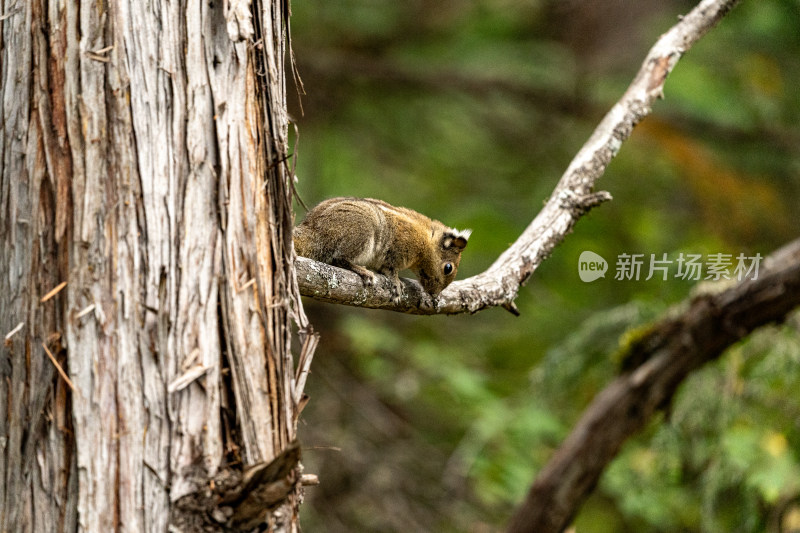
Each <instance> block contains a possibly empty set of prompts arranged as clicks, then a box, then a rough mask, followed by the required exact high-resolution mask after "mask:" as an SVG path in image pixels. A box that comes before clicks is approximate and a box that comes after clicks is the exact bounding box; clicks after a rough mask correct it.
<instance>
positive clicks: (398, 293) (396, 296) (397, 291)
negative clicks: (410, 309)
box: [392, 279, 403, 304]
mask: <svg viewBox="0 0 800 533" xmlns="http://www.w3.org/2000/svg"><path fill="white" fill-rule="evenodd" d="M402 296H403V283H402V282H401V281H400V280H399V279H396V280H394V283H392V303H393V304H399V303H400V300H402Z"/></svg>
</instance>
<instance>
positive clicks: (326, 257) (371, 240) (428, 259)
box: [293, 197, 472, 303]
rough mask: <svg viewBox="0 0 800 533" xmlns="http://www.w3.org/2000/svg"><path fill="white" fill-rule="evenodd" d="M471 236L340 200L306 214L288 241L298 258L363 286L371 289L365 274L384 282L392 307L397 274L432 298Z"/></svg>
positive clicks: (363, 202) (409, 214) (404, 213)
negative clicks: (345, 273) (342, 272)
mask: <svg viewBox="0 0 800 533" xmlns="http://www.w3.org/2000/svg"><path fill="white" fill-rule="evenodd" d="M471 233H472V230H463V231H459V230H457V229H454V228H449V227H447V226H445V225H444V224H442V223H441V222H439V221H438V220H431V219H430V218H428V217H426V216H425V215H422V214H420V213H417V212H416V211H413V210H411V209H406V208H404V207H395V206H393V205H390V204H387V203H386V202H383V201H381V200H375V199H373V198H345V197H340V198H331V199H329V200H325V201H323V202H322V203H320V204H319V205H317V206H316V207H314V208H313V209H312V210H311V211H309V212H308V214H307V215H306V218H305V220H303V222H302V223H301V224H299V225H298V226H297V227H296V228H294V232H293V238H294V249H295V252H296V253H297V254H298V255H301V256H303V257H307V258H309V259H314V260H315V261H320V262H323V263H328V264H330V265H333V266H337V267H342V268H346V269H348V270H352V271H353V272H355V273H356V274H358V275H359V276H361V278H362V279H363V280H364V284H365V285H367V286H369V285H372V284H373V283H374V274H373V272H372V271H371V270H370V269H372V270H374V271H376V272H378V273H380V274H383V275H385V276H388V277H389V278H390V279H391V280H392V282H393V284H394V285H393V288H392V300H393V301H394V302H395V303H396V302H398V301H399V300H400V293H401V291H402V284H401V282H400V277H399V276H398V273H399V272H400V271H401V270H404V269H409V270H411V271H412V272H413V273H414V274H416V275H417V277H418V278H419V281H420V283H421V284H422V287H423V288H424V289H425V291H426V292H428V293H429V294H430V295H431V296H434V297H435V296H438V294H439V293H440V292H442V290H443V289H444V288H445V287H447V286H448V285H450V283H451V282H452V281H453V280H454V279H455V277H456V272H457V271H458V264H459V263H460V262H461V252H462V251H463V250H464V248H465V247H466V246H467V240H468V239H469V236H470V235H471Z"/></svg>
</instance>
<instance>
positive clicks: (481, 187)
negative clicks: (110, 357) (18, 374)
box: [289, 0, 800, 533]
mask: <svg viewBox="0 0 800 533" xmlns="http://www.w3.org/2000/svg"><path fill="white" fill-rule="evenodd" d="M600 4H603V5H605V8H603V9H600V7H597V6H599V5H600ZM614 5H617V6H622V7H620V8H619V11H615V8H614V7H613V6H614ZM594 9H600V11H593V10H594ZM686 9H688V4H686V3H685V2H678V1H674V2H636V3H633V2H630V3H625V2H612V3H608V4H607V5H606V4H604V3H602V2H574V3H559V2H546V1H538V0H530V1H523V2H508V1H506V0H486V1H481V2H465V1H462V0H452V1H448V2H439V3H430V2H419V1H416V2H415V1H411V2H389V1H385V0H384V1H373V0H370V1H366V0H346V1H341V2H323V1H319V0H304V1H302V2H295V3H294V4H293V6H292V10H293V18H292V30H293V44H294V46H295V52H296V56H297V61H298V67H299V70H300V74H301V75H302V77H303V80H304V82H305V87H306V90H307V93H308V94H307V95H306V96H304V97H303V105H304V109H305V116H303V117H300V112H299V109H296V110H294V111H293V113H294V114H295V115H296V116H297V117H298V120H297V121H298V127H299V131H300V138H299V143H298V169H297V174H298V178H299V180H298V185H297V186H298V191H299V193H300V195H301V197H302V198H303V199H304V201H305V202H306V203H307V204H309V205H313V204H314V203H316V202H318V201H320V200H322V199H324V198H326V197H331V196H338V195H355V196H372V197H379V198H382V199H384V200H386V201H389V202H391V203H394V204H397V205H405V206H407V207H410V208H413V209H416V210H418V211H420V212H423V213H425V214H428V215H430V216H432V217H434V218H438V219H440V220H442V221H443V222H445V223H447V224H451V225H454V226H457V227H459V228H461V227H471V228H472V229H473V230H474V232H473V236H472V238H471V240H470V244H469V246H468V247H467V249H466V251H465V253H464V257H463V260H462V263H461V267H460V269H459V276H460V277H468V276H471V275H474V274H476V273H478V272H481V271H483V270H484V269H486V268H487V267H488V266H489V265H491V263H492V262H493V261H494V259H495V258H496V257H497V256H498V255H499V254H500V253H502V251H503V250H505V249H506V248H507V247H508V245H509V244H510V243H511V242H513V241H514V240H515V239H516V238H517V236H518V235H519V234H520V232H521V231H522V230H523V229H524V228H525V227H526V226H527V224H529V223H530V221H531V220H532V219H533V217H534V216H535V215H536V213H537V212H538V210H539V209H540V207H541V206H542V203H543V202H544V201H545V200H546V199H547V197H548V195H549V194H550V192H551V191H552V189H553V187H554V185H555V183H556V181H557V180H558V178H559V176H560V175H561V173H562V172H563V171H564V169H565V168H566V166H567V165H568V163H569V161H570V159H571V157H572V156H573V155H574V153H575V152H576V150H577V149H578V148H579V147H580V146H581V145H582V144H583V142H585V140H586V139H587V138H588V136H589V135H590V133H591V131H592V129H593V128H594V126H595V125H596V124H597V122H598V121H599V120H600V118H601V117H602V115H603V114H604V113H605V111H606V110H607V109H608V108H609V107H610V106H611V105H612V104H613V103H614V101H616V99H617V98H618V97H619V96H620V95H621V94H622V92H623V91H624V89H625V87H626V86H627V84H628V83H629V82H630V80H631V79H632V77H633V75H634V74H635V72H636V70H637V69H638V67H639V63H640V61H641V60H642V58H643V57H644V56H645V54H646V52H647V49H648V48H649V46H650V45H651V44H652V43H653V42H654V41H655V39H656V38H657V37H658V35H660V34H661V33H662V32H663V31H665V30H666V29H667V28H668V27H669V26H670V25H671V24H672V23H673V21H674V20H675V15H676V14H678V13H680V12H682V11H686ZM628 15H630V16H628ZM625 17H628V18H625ZM618 20H625V21H626V22H625V23H618ZM587 21H592V22H587ZM798 21H800V8H798V5H797V3H796V2H794V1H792V0H760V1H758V2H754V1H751V0H744V1H743V2H742V3H741V5H740V6H739V7H737V8H736V9H735V10H734V11H733V12H732V13H731V14H730V15H728V16H727V17H726V18H725V19H724V20H723V22H722V23H721V24H720V25H719V27H717V28H715V29H714V30H712V31H711V32H710V33H709V34H708V35H707V36H706V37H704V39H703V40H702V41H701V42H700V43H698V45H696V46H695V47H694V48H693V49H692V50H691V51H690V52H689V53H688V54H687V55H686V57H684V58H683V59H681V61H680V63H679V64H678V66H677V68H676V69H675V71H674V73H673V74H672V75H671V76H670V78H669V79H668V81H667V86H666V89H665V95H666V100H665V101H664V102H661V103H659V104H658V105H657V106H656V109H655V111H654V114H653V115H652V116H651V117H649V118H648V119H647V120H645V121H644V122H643V123H642V124H641V125H640V126H638V128H637V130H636V131H635V132H634V135H633V137H632V138H631V139H630V140H629V141H628V142H627V143H626V144H625V145H624V146H623V147H622V150H621V152H620V154H619V156H618V157H617V158H616V159H615V160H614V162H613V163H612V164H611V166H610V167H609V169H608V171H607V173H606V175H605V176H604V177H603V179H602V180H601V181H600V183H599V186H600V187H602V188H604V189H606V190H609V191H610V192H611V193H612V195H613V196H614V201H613V202H611V203H610V204H607V205H603V206H601V207H599V208H598V209H596V210H595V211H593V212H592V213H590V214H589V216H587V217H585V218H584V219H582V220H581V221H580V222H579V223H578V225H577V226H576V228H575V231H574V233H573V234H572V235H570V236H568V237H567V239H566V241H565V242H564V243H563V244H562V245H560V246H559V247H558V248H557V249H556V250H555V252H554V253H553V255H552V257H550V258H549V259H548V260H547V261H545V263H544V264H542V266H541V267H540V268H539V269H538V270H537V271H536V273H535V274H534V276H533V277H532V279H531V281H530V283H529V284H528V285H527V286H526V287H525V288H523V289H522V290H521V292H520V295H519V298H518V299H517V304H518V306H519V308H520V310H521V312H522V316H521V317H519V318H515V317H512V316H511V315H510V314H508V313H507V312H505V311H503V310H489V311H484V312H482V313H479V314H478V315H475V316H456V317H410V316H400V315H394V314H390V313H382V312H375V311H366V310H359V309H348V308H343V307H340V306H330V305H323V304H318V303H315V302H312V301H308V302H307V305H308V309H309V312H310V313H311V315H312V322H313V323H314V324H315V327H316V328H317V329H319V330H320V331H321V332H322V335H323V337H322V343H321V344H320V347H319V349H318V350H317V355H316V358H315V361H314V365H313V367H312V371H313V373H312V375H311V377H310V379H309V383H308V387H309V393H310V396H311V401H310V403H309V404H308V407H307V409H306V411H305V412H304V417H303V425H302V426H301V430H300V434H301V438H302V439H303V441H304V443H305V444H306V445H307V446H308V447H310V448H309V449H308V450H307V451H305V452H304V453H305V455H304V462H305V463H306V466H307V469H308V471H310V472H318V473H320V475H321V481H322V485H321V486H320V487H318V488H312V489H309V491H308V495H309V501H308V502H307V503H306V505H304V508H303V513H304V517H303V523H304V524H305V525H306V526H307V528H308V529H309V530H311V531H315V530H324V531H330V532H335V531H426V530H428V531H437V532H439V531H441V532H449V531H454V532H455V531H493V530H497V529H499V528H502V525H503V524H504V523H505V521H506V520H507V519H508V517H509V515H510V513H511V511H512V509H513V506H514V505H515V504H516V503H518V502H519V501H520V499H521V498H522V497H523V496H524V494H525V492H526V490H527V487H528V486H529V485H530V483H531V482H532V480H533V477H534V476H535V474H536V472H537V471H538V470H539V469H541V468H542V466H543V465H544V464H545V463H546V462H547V460H548V459H549V457H550V456H551V454H552V453H553V451H554V450H555V449H556V447H557V446H558V445H559V443H560V442H561V440H562V439H563V438H564V437H565V436H566V435H567V433H568V432H569V429H570V428H571V427H572V425H573V424H574V422H575V421H576V420H577V418H578V417H579V416H580V413H581V412H582V410H583V409H584V408H585V407H586V406H587V405H588V403H589V402H590V401H591V400H592V398H593V397H594V396H595V394H597V392H598V391H600V390H601V389H602V388H603V387H604V386H605V385H606V384H607V383H608V382H609V381H610V380H611V379H613V377H614V375H615V373H616V372H617V371H618V368H619V365H620V361H617V360H615V359H614V357H615V356H614V354H618V353H622V351H623V349H624V346H625V343H626V342H629V341H630V340H631V339H635V338H636V336H637V331H638V332H641V329H637V328H642V327H645V328H646V325H647V324H649V323H651V322H652V321H653V320H655V319H656V318H658V317H659V316H661V314H662V313H663V312H665V311H666V310H667V309H668V308H670V307H671V306H673V305H674V304H676V303H678V302H680V301H682V300H683V299H685V298H686V297H687V296H688V295H689V294H690V291H691V289H692V286H693V282H691V281H684V280H680V279H675V278H674V277H671V278H670V279H669V280H668V281H662V280H660V279H653V280H650V281H644V280H643V278H644V276H642V279H640V280H639V281H618V280H615V279H614V271H615V260H616V258H617V257H618V256H619V254H622V253H643V254H645V255H646V256H647V257H649V255H650V254H655V255H656V256H657V257H661V255H662V254H664V253H667V254H668V256H669V257H670V258H673V259H674V258H675V257H677V255H678V254H679V253H681V252H684V253H696V254H709V253H717V252H725V253H732V254H737V253H739V252H745V253H748V254H752V253H756V252H759V253H761V254H762V255H766V254H767V253H769V252H770V251H771V250H772V249H774V248H775V247H777V246H779V245H780V244H782V243H783V242H785V241H787V240H789V239H791V238H793V237H796V236H797V234H798V233H800V231H799V230H800V221H799V220H798V217H797V205H800V180H799V179H798V176H799V175H800V128H798V124H800V91H797V90H796V88H797V87H798V86H800V60H799V59H798V58H800V32H798V31H797V27H798ZM612 22H613V23H612ZM289 100H290V102H293V98H292V97H291V96H290V98H289ZM292 105H294V103H292ZM302 215H303V213H302V210H301V209H298V219H299V218H302ZM584 250H591V251H594V252H595V253H597V254H600V255H601V256H603V257H604V258H606V259H607V260H608V262H609V271H608V273H607V274H606V277H605V278H604V279H600V280H597V281H595V282H592V283H583V282H581V281H580V279H579V278H578V275H577V274H578V272H577V263H578V257H579V255H580V253H581V252H582V251H584ZM674 269H675V265H674V264H673V266H672V270H671V273H673V274H674V273H675V270H674ZM799 330H800V325H798V323H797V320H796V319H795V320H794V321H790V322H789V323H788V324H787V325H785V326H783V327H780V328H768V329H765V330H763V331H761V332H759V333H758V334H756V335H753V336H751V337H750V338H749V339H747V340H746V341H744V342H743V343H741V344H739V345H737V346H736V347H735V348H733V349H731V350H729V352H728V353H727V354H726V355H725V356H724V357H723V358H721V359H720V360H719V361H718V362H716V363H714V364H712V365H709V366H707V367H706V368H703V369H701V370H700V371H698V372H697V373H696V374H695V375H694V376H693V377H692V378H691V379H690V380H688V381H687V383H685V384H684V386H683V387H682V388H681V389H680V392H679V394H678V396H677V397H676V399H675V400H674V402H673V405H672V407H671V409H670V410H669V411H668V412H667V413H666V415H665V416H664V417H663V418H662V419H659V420H655V421H653V423H652V424H651V425H650V427H648V429H647V430H646V431H644V432H643V434H642V435H640V436H638V437H637V438H635V439H633V440H631V441H630V442H629V443H628V444H627V445H626V446H625V447H624V449H623V451H622V453H621V454H620V455H619V457H618V458H617V460H616V461H615V462H614V463H613V464H612V465H611V467H610V468H609V469H608V471H607V472H606V474H605V475H604V477H603V479H602V481H601V483H600V486H599V487H598V489H597V491H596V492H595V494H594V495H593V496H592V498H591V499H590V500H589V501H588V502H587V503H586V504H585V505H584V507H583V508H582V510H581V512H580V514H579V515H578V516H577V517H576V519H575V527H576V530H577V531H578V532H580V533H603V532H606V531H614V532H625V531H631V532H634V531H635V532H637V533H639V532H671V531H698V532H709V533H711V532H717V531H726V532H727V531H730V532H742V533H744V532H747V533H749V532H758V531H764V530H765V529H766V528H767V527H768V526H769V524H774V521H775V516H777V515H776V512H777V511H776V509H778V507H779V506H780V505H782V504H783V503H785V502H787V501H790V500H791V499H792V498H797V497H798V496H800V486H798V480H800V463H799V462H800V425H799V424H798V420H800V397H798V394H797V391H798V390H800V364H798V363H800V341H798V331H799ZM626 339H627V340H626ZM316 446H321V448H315V447H316ZM331 448H333V449H335V450H341V451H331ZM798 512H799V513H800V511H798ZM771 521H772V522H771ZM769 527H772V526H769Z"/></svg>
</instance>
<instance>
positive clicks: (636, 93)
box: [295, 0, 738, 315]
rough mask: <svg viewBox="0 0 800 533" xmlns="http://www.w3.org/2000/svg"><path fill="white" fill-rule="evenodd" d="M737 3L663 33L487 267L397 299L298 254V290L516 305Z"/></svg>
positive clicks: (450, 305) (337, 298)
mask: <svg viewBox="0 0 800 533" xmlns="http://www.w3.org/2000/svg"><path fill="white" fill-rule="evenodd" d="M737 1H738V0H703V1H702V2H700V4H698V5H697V6H696V7H695V8H694V9H693V10H692V11H691V12H690V13H689V14H688V15H686V16H684V17H682V18H681V20H680V21H679V22H678V23H677V24H676V25H675V26H673V27H672V28H671V29H670V30H669V31H668V32H667V33H665V34H664V35H662V36H661V38H660V39H659V40H658V41H657V42H656V44H655V45H654V46H653V48H652V49H651V50H650V52H649V53H648V55H647V57H646V58H645V60H644V63H643V64H642V67H641V68H640V70H639V72H638V74H637V75H636V77H635V78H634V80H633V82H632V83H631V85H630V86H629V87H628V89H627V91H625V94H624V95H623V96H622V98H621V99H620V100H619V102H617V104H616V105H614V107H613V108H612V109H611V111H609V112H608V114H607V115H606V116H605V117H604V118H603V120H602V121H601V122H600V124H599V125H598V126H597V128H596V129H595V131H594V133H593V134H592V136H591V137H590V138H589V140H588V141H587V142H586V144H584V146H583V147H582V148H581V150H580V151H579V152H578V154H577V155H576V156H575V158H574V159H573V160H572V162H571V163H570V165H569V167H568V168H567V171H566V172H565V173H564V175H563V176H562V177H561V180H560V181H559V182H558V185H557V186H556V188H555V189H554V190H553V193H552V194H551V196H550V199H549V200H548V201H547V203H546V205H545V207H544V209H542V211H540V212H539V214H538V215H537V216H536V218H535V219H534V220H533V222H531V224H530V225H529V226H528V227H527V228H526V229H525V231H524V232H523V233H522V235H520V236H519V238H518V239H517V240H516V242H515V243H514V244H513V245H512V246H511V247H509V248H508V250H506V251H505V252H504V253H503V254H501V255H500V257H498V259H497V260H496V261H495V262H494V264H493V265H492V266H490V267H489V268H488V269H487V270H486V271H484V272H482V273H481V274H478V275H476V276H473V277H471V278H468V279H465V280H461V281H456V282H454V283H453V284H451V285H450V286H449V287H448V288H446V289H445V290H444V291H443V292H442V293H441V294H440V295H439V297H438V298H437V299H436V301H432V299H431V298H430V296H428V295H427V294H425V292H424V291H422V289H421V287H420V286H419V284H418V283H416V282H414V281H411V280H404V286H405V294H404V295H403V298H402V300H401V301H400V302H399V303H398V304H394V303H392V301H391V297H390V293H389V290H388V289H389V286H390V285H389V281H388V280H384V279H382V277H381V276H376V284H375V286H374V287H372V288H369V287H364V285H363V283H362V282H361V279H360V278H359V277H358V276H357V275H356V274H354V273H352V272H349V271H346V270H342V269H339V268H336V267H332V266H330V265H324V264H321V263H317V262H314V261H311V260H308V259H298V260H297V261H296V262H295V267H296V269H297V280H298V284H299V287H300V292H301V293H302V294H303V295H305V296H311V297H313V298H316V299H319V300H322V301H327V302H332V303H339V304H345V305H354V306H360V307H370V308H376V309H388V310H392V311H401V312H405V313H411V314H423V315H430V314H440V313H445V314H455V313H475V312H477V311H480V310H482V309H485V308H487V307H495V306H502V307H504V308H506V309H509V310H512V309H514V307H513V302H514V299H515V298H516V297H517V294H518V292H519V289H520V287H522V286H523V285H524V284H525V282H526V281H527V280H528V279H529V278H530V276H531V274H533V272H534V271H535V270H536V268H537V267H538V266H539V265H540V264H541V262H542V261H543V260H544V259H545V258H547V257H548V256H549V255H550V253H551V252H552V251H553V249H554V248H555V247H556V246H557V245H558V244H559V243H561V241H563V240H564V238H565V237H566V235H567V234H568V233H569V232H570V231H571V230H572V228H573V226H574V225H575V223H576V222H577V221H578V219H579V218H580V217H581V216H583V215H584V214H586V212H588V211H589V209H591V208H592V207H595V206H597V205H599V204H600V203H602V202H604V201H607V200H610V199H611V195H610V194H609V193H607V192H594V191H593V189H594V185H595V182H596V181H597V180H598V179H599V178H600V176H602V175H603V173H604V172H605V170H606V167H607V166H608V164H609V163H610V162H611V159H613V158H614V156H615V155H617V152H619V149H620V147H621V146H622V143H623V142H624V141H625V140H627V139H628V138H629V137H630V135H631V132H632V131H633V128H634V126H636V124H638V123H639V122H640V121H641V120H642V119H643V118H644V117H646V116H647V115H649V114H650V111H651V108H652V105H653V103H654V102H655V101H656V100H657V99H658V98H662V97H663V88H664V82H665V80H666V78H667V75H669V73H670V72H671V71H672V69H673V68H674V67H675V64H676V63H677V62H678V60H679V59H680V58H681V56H683V54H684V53H686V51H687V50H689V48H691V46H692V45H693V44H694V43H695V42H697V41H698V40H699V39H700V38H701V37H702V36H703V35H705V33H706V32H708V30H710V29H711V28H713V27H714V26H715V25H716V23H717V22H719V20H720V19H721V18H722V17H723V16H724V15H725V14H726V13H727V12H728V11H730V10H731V8H732V7H733V6H734V5H735V4H736V3H737Z"/></svg>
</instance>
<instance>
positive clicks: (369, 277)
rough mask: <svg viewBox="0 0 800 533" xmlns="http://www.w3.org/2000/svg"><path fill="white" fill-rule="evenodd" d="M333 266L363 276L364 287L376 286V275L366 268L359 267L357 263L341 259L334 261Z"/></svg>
mask: <svg viewBox="0 0 800 533" xmlns="http://www.w3.org/2000/svg"><path fill="white" fill-rule="evenodd" d="M332 264H333V266H338V267H341V268H346V269H347V270H352V271H353V272H355V273H356V274H358V275H359V276H361V279H362V280H363V281H364V285H365V286H366V287H372V286H373V285H374V284H375V273H374V272H373V271H372V270H370V269H368V268H366V267H363V266H361V265H357V264H355V263H352V262H350V261H348V260H347V259H341V258H339V259H336V260H334V261H333V262H332Z"/></svg>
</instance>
